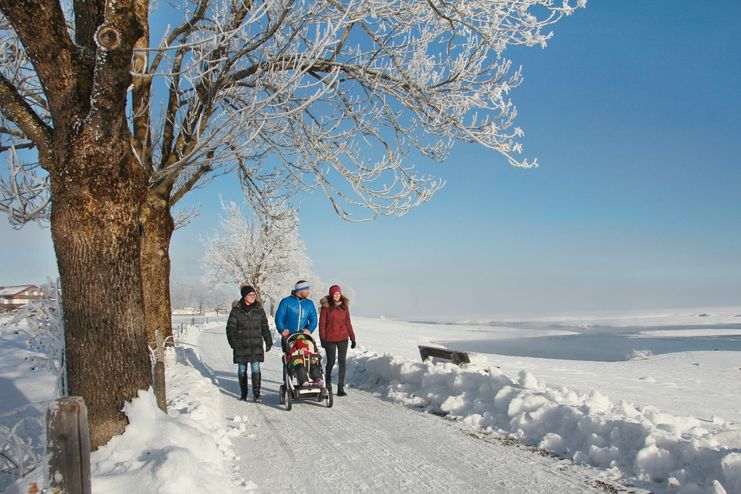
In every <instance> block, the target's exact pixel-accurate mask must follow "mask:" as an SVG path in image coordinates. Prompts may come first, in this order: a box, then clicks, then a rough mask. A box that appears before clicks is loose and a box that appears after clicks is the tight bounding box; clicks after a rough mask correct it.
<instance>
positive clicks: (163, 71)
mask: <svg viewBox="0 0 741 494" xmlns="http://www.w3.org/2000/svg"><path fill="white" fill-rule="evenodd" d="M576 1H577V7H578V6H581V5H583V4H584V3H585V2H584V0H576ZM64 5H65V6H67V7H68V8H67V10H65V9H64V8H63V5H62V3H61V0H27V1H24V2H18V1H17V0H0V13H2V16H0V61H1V62H2V64H0V110H1V112H2V119H1V120H0V153H2V154H4V155H5V154H7V155H8V156H9V162H10V163H11V164H12V167H13V168H12V170H13V172H12V173H11V174H9V176H8V177H7V178H6V179H4V180H3V182H2V183H0V194H1V195H2V197H0V208H2V209H3V210H5V211H7V212H8V213H9V215H10V217H11V221H13V222H15V223H22V222H23V221H26V220H28V219H34V218H38V217H40V216H43V215H44V214H46V212H47V211H49V212H50V220H51V228H52V238H53V240H54V245H55V250H56V254H57V262H58V266H59V270H60V275H61V279H62V286H63V290H64V293H65V297H64V314H65V323H66V325H67V331H66V335H67V344H68V347H69V373H70V379H69V383H70V390H71V391H72V392H73V393H76V394H81V395H83V396H84V397H85V399H86V400H89V403H88V406H89V410H90V419H91V422H92V423H91V430H92V436H93V442H94V446H97V445H99V444H101V443H102V442H105V440H107V438H109V437H110V436H111V435H112V434H114V433H116V432H118V431H120V430H121V429H122V427H123V423H124V422H123V417H122V416H121V414H120V412H119V410H120V408H121V401H122V400H123V399H124V398H127V397H131V396H134V394H135V392H136V389H139V388H142V387H145V386H147V385H148V383H149V372H148V360H147V355H146V352H145V351H143V350H142V349H144V348H146V340H147V334H146V333H147V331H149V332H153V331H154V329H156V328H160V329H163V330H169V329H170V325H171V321H170V307H169V296H170V295H169V285H168V280H169V255H168V250H169V243H170V239H171V235H172V231H173V228H174V221H173V217H172V208H173V207H174V206H175V205H176V204H177V203H178V201H179V200H180V199H181V198H182V197H183V196H184V195H185V194H187V193H188V192H189V191H190V190H192V189H193V188H195V187H200V186H203V185H205V184H206V183H207V182H208V181H209V180H210V179H212V178H213V177H214V176H215V175H217V174H221V173H228V172H236V173H237V174H238V176H239V178H240V180H241V182H242V184H243V186H244V188H245V190H246V191H247V196H248V197H249V198H250V201H251V204H252V205H253V207H254V208H255V209H256V210H257V211H260V210H261V209H264V205H265V201H266V198H271V199H273V198H276V197H284V196H288V195H290V194H293V193H294V192H296V191H297V190H310V189H314V188H318V189H320V190H322V191H323V192H324V193H325V194H326V195H327V197H328V198H329V200H330V201H331V203H332V204H333V206H334V208H335V211H336V212H337V214H339V215H340V216H342V217H343V218H358V214H359V213H360V212H361V211H366V212H367V213H369V214H367V216H366V217H368V218H372V217H374V216H376V215H379V214H383V215H402V214H404V213H406V212H407V211H409V210H410V209H411V208H413V207H415V206H417V205H419V204H421V203H423V202H424V201H427V200H428V199H429V198H430V197H431V195H432V194H433V193H434V192H435V191H436V190H438V189H439V188H440V187H441V186H442V185H443V184H442V182H441V181H440V180H438V179H435V178H434V177H428V176H426V175H423V174H420V173H418V172H417V171H415V168H414V167H413V164H412V163H410V157H411V156H412V155H413V154H414V153H419V155H421V156H424V157H427V158H431V159H433V160H438V161H442V160H444V159H445V157H446V156H447V154H448V151H449V149H450V147H451V146H452V144H453V143H454V142H455V141H463V142H474V143H478V144H481V145H483V146H485V147H487V148H489V149H492V150H494V151H496V152H498V153H501V154H502V155H504V156H505V157H506V159H507V160H508V161H509V162H510V163H511V164H513V165H517V166H532V165H533V164H531V163H528V162H526V161H524V160H519V159H518V158H517V155H518V153H519V152H520V144H519V143H518V142H517V138H518V137H519V136H521V134H522V132H521V131H520V130H519V129H518V128H516V127H514V126H513V119H514V117H515V115H516V111H515V108H514V106H513V104H512V102H511V101H510V99H509V92H510V89H512V88H513V87H515V86H517V85H518V84H519V83H520V81H521V74H520V70H519V69H517V70H514V71H513V70H512V68H511V63H510V61H509V60H507V59H506V58H504V56H503V54H504V51H505V48H506V47H507V46H509V45H525V46H543V45H545V43H546V41H547V39H548V38H549V36H550V33H548V32H546V29H548V26H550V25H551V24H553V23H555V22H556V21H558V20H559V19H560V18H561V17H562V16H563V15H567V14H570V13H572V12H573V10H574V9H575V8H576V7H573V6H571V5H569V2H568V0H558V1H556V0H494V1H491V0H488V1H484V0H471V1H468V2H445V1H443V0H427V1H419V0H402V1H398V2H388V1H384V0H320V1H316V2H303V1H298V2H297V1H295V0H275V1H272V0H265V1H262V2H255V1H253V0H191V1H188V2H183V6H182V8H181V10H180V12H181V13H182V14H183V21H182V22H181V23H179V24H176V25H174V26H173V27H171V28H170V29H168V30H167V31H166V32H165V33H164V35H162V37H161V38H160V39H159V41H158V42H157V43H154V44H152V43H150V18H151V17H152V16H154V15H156V13H151V14H150V12H149V7H150V5H149V1H148V0H117V1H116V2H112V1H111V2H105V1H103V0H71V1H70V2H69V5H67V2H65V3H64ZM161 8H162V9H163V10H162V14H161V15H163V16H164V15H167V16H168V18H170V16H172V15H173V12H171V11H169V10H168V9H171V7H170V6H168V5H165V3H164V2H163V3H162V7H161ZM31 151H33V152H31ZM42 170H43V171H42ZM46 194H48V195H46ZM112 291H113V292H115V294H116V301H115V303H111V302H110V293H111V292H112ZM141 307H144V309H145V310H144V311H142V310H141ZM111 339H112V340H113V341H111ZM93 352H95V353H94V354H93ZM101 352H102V353H101ZM140 354H141V356H140ZM132 355H136V358H134V359H132V358H131V356H132ZM91 360H95V361H96V362H97V363H96V364H93V365H91V364H90V361H91ZM114 372H116V373H117V374H118V376H117V379H116V386H113V387H111V390H110V391H108V392H105V393H102V392H100V389H99V387H100V386H99V382H100V379H99V377H100V376H101V375H102V376H107V375H112V374H113V373H114ZM121 373H123V375H121Z"/></svg>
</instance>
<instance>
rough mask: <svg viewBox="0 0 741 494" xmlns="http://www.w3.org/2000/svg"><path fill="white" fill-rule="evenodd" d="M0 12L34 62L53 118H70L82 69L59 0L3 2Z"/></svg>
mask: <svg viewBox="0 0 741 494" xmlns="http://www.w3.org/2000/svg"><path fill="white" fill-rule="evenodd" d="M0 11H2V13H3V14H4V15H5V17H7V19H8V20H9V21H10V23H11V25H12V26H13V29H14V30H15V32H16V34H17V35H18V37H19V38H20V40H21V42H22V43H23V47H24V48H25V50H26V53H28V56H29V57H30V59H31V61H32V62H33V65H34V68H35V69H36V74H37V75H38V77H39V80H40V81H41V84H42V86H43V87H44V92H45V93H46V95H47V99H48V101H49V109H50V111H51V114H52V117H53V118H55V120H56V119H57V118H65V117H66V118H68V117H69V115H67V114H66V112H68V111H70V108H69V107H70V106H71V105H69V101H71V100H73V99H74V97H75V92H76V87H77V82H78V78H79V73H80V72H82V71H83V70H82V69H83V67H82V66H81V64H80V60H79V57H78V56H76V54H75V45H74V43H73V42H72V39H71V38H70V36H69V33H68V32H67V24H66V23H65V20H64V12H62V7H61V5H60V4H59V2H58V1H56V0H28V1H26V2H18V1H17V0H0Z"/></svg>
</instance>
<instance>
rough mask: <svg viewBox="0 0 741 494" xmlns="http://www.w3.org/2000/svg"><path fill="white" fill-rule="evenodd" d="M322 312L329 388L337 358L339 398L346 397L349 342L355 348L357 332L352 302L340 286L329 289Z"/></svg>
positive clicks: (320, 322) (320, 319) (322, 339)
mask: <svg viewBox="0 0 741 494" xmlns="http://www.w3.org/2000/svg"><path fill="white" fill-rule="evenodd" d="M321 305H322V310H321V312H320V313H319V338H321V341H322V346H323V347H324V349H325V350H326V351H327V372H326V374H327V375H326V376H325V379H326V382H327V387H329V386H331V382H332V381H331V380H332V368H333V367H334V361H335V357H338V360H339V364H340V375H339V378H338V380H337V396H345V395H347V393H345V389H344V388H345V357H346V356H347V340H348V339H349V340H350V341H351V346H350V348H355V332H353V329H352V323H351V322H350V309H349V307H348V306H349V305H350V301H349V300H348V299H347V297H345V296H344V295H342V290H341V289H340V287H339V286H338V285H332V286H331V287H329V295H328V296H326V297H324V298H323V299H322V301H321Z"/></svg>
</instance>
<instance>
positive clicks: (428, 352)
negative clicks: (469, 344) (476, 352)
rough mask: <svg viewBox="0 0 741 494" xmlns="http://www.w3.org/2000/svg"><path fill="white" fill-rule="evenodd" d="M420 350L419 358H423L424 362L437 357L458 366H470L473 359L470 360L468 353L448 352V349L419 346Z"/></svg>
mask: <svg viewBox="0 0 741 494" xmlns="http://www.w3.org/2000/svg"><path fill="white" fill-rule="evenodd" d="M417 347H418V348H419V356H420V357H422V361H423V362H424V361H425V360H427V359H428V358H430V357H435V358H439V359H444V360H450V361H451V362H453V363H454V364H456V365H463V364H470V363H471V359H469V358H468V353H467V352H458V351H455V350H448V349H447V348H439V347H431V346H423V345H417Z"/></svg>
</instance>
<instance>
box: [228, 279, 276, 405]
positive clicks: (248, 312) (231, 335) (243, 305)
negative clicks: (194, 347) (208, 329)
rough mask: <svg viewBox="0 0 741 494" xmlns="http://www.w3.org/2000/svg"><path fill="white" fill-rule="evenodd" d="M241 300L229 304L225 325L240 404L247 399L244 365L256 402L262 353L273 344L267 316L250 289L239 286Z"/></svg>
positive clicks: (258, 397)
mask: <svg viewBox="0 0 741 494" xmlns="http://www.w3.org/2000/svg"><path fill="white" fill-rule="evenodd" d="M240 292H241V294H242V299H241V300H238V301H236V302H234V303H233V304H232V311H231V312H230V313H229V319H228V320H227V322H226V339H227V340H228V341H229V346H230V347H232V350H233V353H234V363H235V364H238V367H237V380H238V381H239V391H240V396H239V399H240V400H246V399H247V385H248V382H247V364H250V370H251V371H252V397H253V399H254V400H255V401H257V402H259V401H262V399H261V398H260V380H261V374H260V362H263V361H264V360H265V353H264V352H263V347H262V344H263V341H264V342H265V351H266V352H268V351H270V347H271V346H273V341H272V338H271V336H270V328H269V327H268V316H267V315H266V314H265V310H264V309H263V308H262V304H261V303H260V302H258V301H257V300H256V298H257V293H255V289H254V288H252V287H251V286H243V287H242V288H241V290H240Z"/></svg>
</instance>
